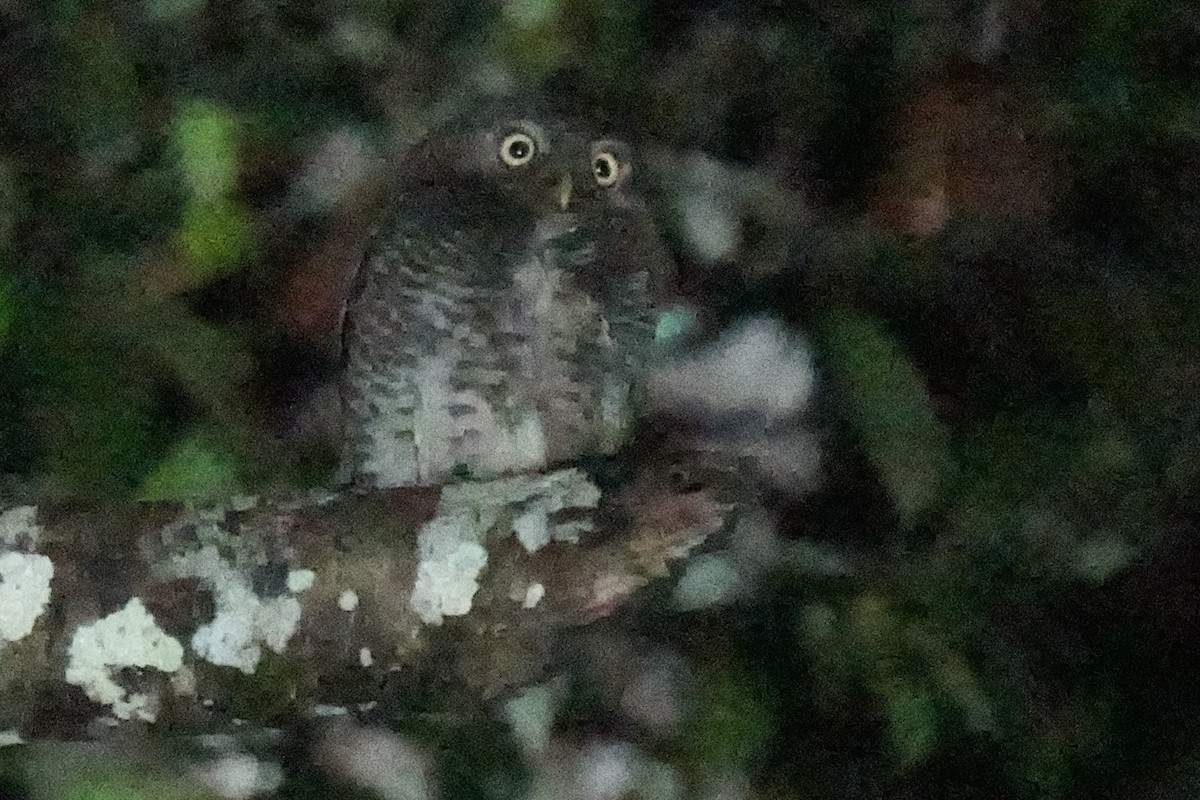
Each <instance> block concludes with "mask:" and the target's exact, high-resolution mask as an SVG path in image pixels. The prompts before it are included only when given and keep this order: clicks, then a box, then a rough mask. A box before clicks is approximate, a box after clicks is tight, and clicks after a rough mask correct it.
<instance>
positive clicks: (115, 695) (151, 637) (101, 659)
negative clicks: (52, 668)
mask: <svg viewBox="0 0 1200 800" xmlns="http://www.w3.org/2000/svg"><path fill="white" fill-rule="evenodd" d="M181 666H183V645H181V644H180V643H179V642H178V641H177V640H176V639H175V638H174V637H171V636H168V635H167V633H166V632H165V631H163V630H162V629H161V628H159V627H158V625H157V624H156V623H155V621H154V617H153V616H152V615H151V614H150V612H149V611H147V610H146V607H145V606H144V605H142V601H141V600H140V599H139V598H137V597H134V598H132V599H131V600H130V601H129V602H128V603H126V604H125V607H124V608H123V609H121V610H120V611H115V612H113V613H112V614H109V615H108V616H107V617H104V618H103V619H100V620H97V621H95V622H92V623H89V624H87V625H81V626H79V628H78V629H77V630H76V631H75V635H74V636H73V637H72V638H71V644H70V646H69V647H68V648H67V671H66V680H67V683H70V684H73V685H75V686H79V687H80V688H82V689H83V690H84V692H85V693H86V694H87V696H88V697H89V698H90V699H91V700H92V701H94V702H96V703H99V704H101V705H104V706H108V707H109V708H110V709H111V711H112V715H113V716H114V717H116V718H117V719H121V720H128V719H138V720H143V721H146V722H153V721H154V719H155V716H156V713H157V712H156V709H157V701H156V700H155V699H154V698H152V697H150V696H148V695H146V694H142V693H136V692H134V693H131V692H129V691H127V690H126V689H125V688H124V687H122V686H121V685H120V684H119V683H117V682H116V681H115V680H113V676H114V675H115V674H116V673H118V672H120V671H121V670H123V669H129V668H137V669H156V670H159V671H161V672H167V673H172V672H175V671H176V670H178V669H179V668H180V667H181Z"/></svg>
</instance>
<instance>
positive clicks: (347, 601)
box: [338, 589, 358, 612]
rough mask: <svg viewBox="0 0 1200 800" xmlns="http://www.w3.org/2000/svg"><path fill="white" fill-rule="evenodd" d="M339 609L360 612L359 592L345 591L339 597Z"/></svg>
mask: <svg viewBox="0 0 1200 800" xmlns="http://www.w3.org/2000/svg"><path fill="white" fill-rule="evenodd" d="M338 608H340V609H341V610H342V611H346V612H350V611H356V610H358V592H356V591H354V590H353V589H343V590H342V593H341V594H339V595H338Z"/></svg>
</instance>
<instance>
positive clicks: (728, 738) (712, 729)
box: [685, 662, 775, 775]
mask: <svg viewBox="0 0 1200 800" xmlns="http://www.w3.org/2000/svg"><path fill="white" fill-rule="evenodd" d="M774 729H775V725H774V720H773V719H772V718H771V713H770V710H769V709H768V708H767V707H766V706H765V705H764V704H763V702H762V700H761V698H760V696H759V694H758V691H757V687H756V685H755V682H754V677H753V676H752V675H751V674H749V673H748V672H747V671H746V670H745V669H744V668H743V667H742V666H741V665H739V664H736V663H728V662H727V663H724V664H721V665H720V666H718V667H714V668H711V669H709V670H707V671H706V672H705V673H704V674H703V675H702V676H701V679H700V686H699V691H698V693H697V697H696V699H695V701H694V705H693V707H692V716H691V720H690V722H689V724H688V725H687V726H686V727H685V730H686V731H687V734H686V743H685V744H686V746H687V748H688V750H689V751H690V752H691V754H692V756H693V758H694V759H695V764H696V766H697V768H698V769H700V770H701V771H703V772H706V773H709V774H713V775H723V774H729V773H736V772H738V771H741V770H743V769H745V768H746V767H747V766H748V765H749V762H750V761H751V760H752V759H753V758H754V757H755V756H756V755H758V754H759V753H760V752H761V751H762V749H763V748H764V747H765V746H766V744H767V742H768V741H770V739H771V737H772V736H773V735H774Z"/></svg>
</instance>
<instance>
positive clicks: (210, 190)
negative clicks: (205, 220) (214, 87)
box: [174, 100, 238, 205]
mask: <svg viewBox="0 0 1200 800" xmlns="http://www.w3.org/2000/svg"><path fill="white" fill-rule="evenodd" d="M174 139H175V146H176V147H177V148H178V149H179V163H180V167H181V168H182V169H183V176H184V180H185V181H186V182H187V184H188V187H189V188H190V189H191V191H192V196H193V197H194V199H195V200H196V201H197V203H198V204H199V205H210V204H216V203H217V202H218V201H220V200H221V199H223V198H225V197H227V196H228V195H229V193H230V192H232V191H233V189H234V188H235V187H236V185H237V175H238V154H237V153H238V148H237V123H236V122H235V121H234V119H233V117H232V116H231V115H230V114H229V113H228V112H226V111H224V110H223V109H221V108H218V107H217V106H215V105H213V104H212V103H208V102H206V101H203V100H194V101H192V102H190V103H188V104H187V105H185V106H184V107H183V108H182V109H181V110H180V112H179V114H178V116H177V117H176V119H175V130H174Z"/></svg>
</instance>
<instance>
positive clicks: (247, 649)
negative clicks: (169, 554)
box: [171, 545, 300, 674]
mask: <svg viewBox="0 0 1200 800" xmlns="http://www.w3.org/2000/svg"><path fill="white" fill-rule="evenodd" d="M171 572H172V573H173V574H174V575H175V576H176V577H180V578H185V577H186V578H198V579H200V580H201V581H202V582H203V583H204V584H205V585H206V586H208V587H209V588H210V589H212V592H213V601H214V604H215V606H216V614H215V616H214V617H213V619H212V621H211V622H209V623H208V624H207V625H202V626H200V627H199V628H197V629H196V632H195V633H194V634H193V635H192V649H193V650H195V651H196V654H197V655H198V656H200V657H201V658H203V659H205V660H206V661H209V662H211V663H213V664H217V665H219V666H225V667H236V668H238V669H240V670H241V671H242V672H245V673H246V674H250V673H252V672H254V669H255V667H257V666H258V662H259V660H260V659H261V658H262V648H263V647H264V646H265V647H268V648H270V649H271V650H273V651H274V652H276V653H282V652H283V651H284V649H285V648H286V647H287V643H288V641H289V640H290V639H291V638H292V634H294V633H295V632H296V626H297V625H298V624H299V622H300V601H299V600H297V599H296V598H295V597H293V596H292V595H291V594H286V595H281V596H279V597H272V598H269V599H264V598H261V597H259V596H258V595H257V594H255V592H254V589H253V588H252V586H251V584H250V581H249V579H248V578H247V577H246V576H245V575H244V574H242V573H241V572H239V571H238V570H237V569H235V568H234V567H233V566H232V565H230V564H229V563H228V562H226V561H225V560H224V559H223V558H221V555H220V553H219V552H218V551H217V548H216V547H213V546H211V545H209V546H206V547H202V548H200V549H199V550H196V551H193V552H191V553H187V554H186V555H181V556H176V557H175V559H174V561H173V563H172V568H171Z"/></svg>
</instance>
